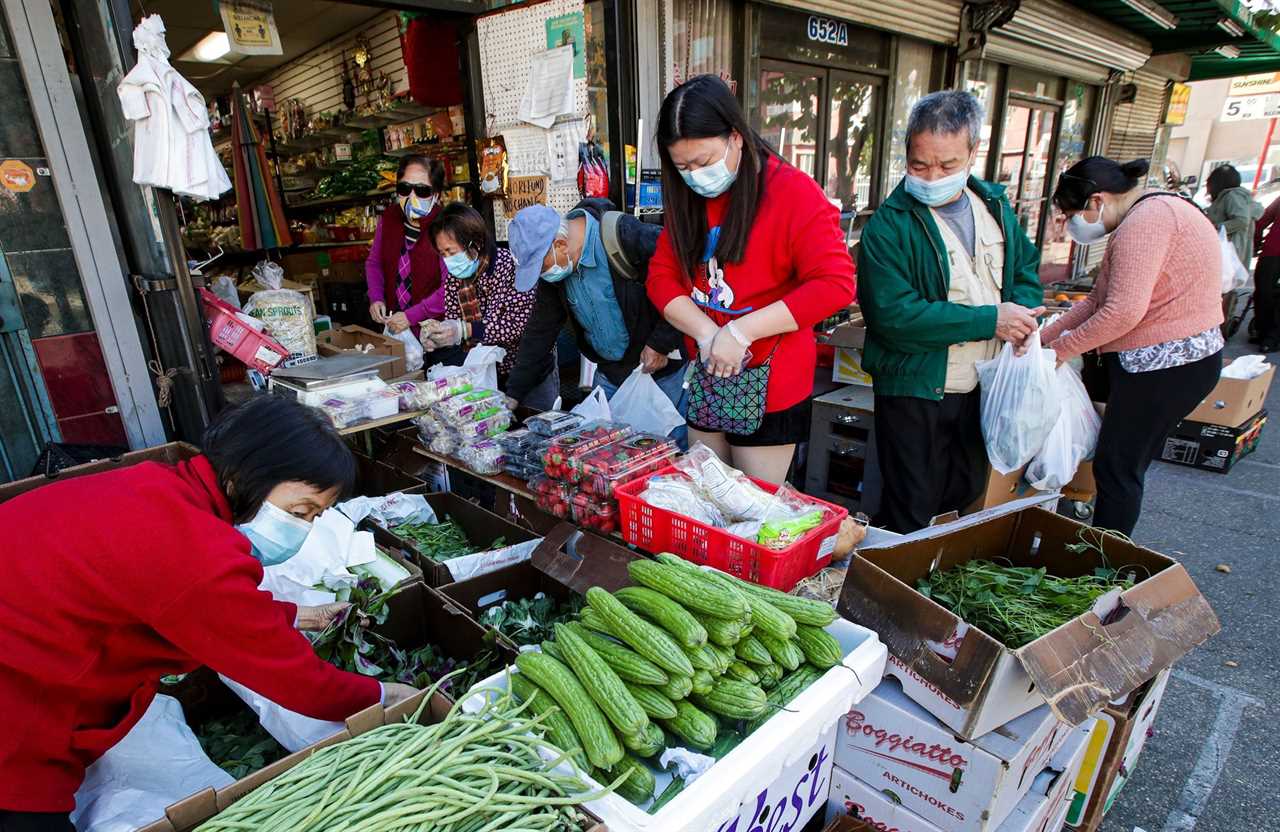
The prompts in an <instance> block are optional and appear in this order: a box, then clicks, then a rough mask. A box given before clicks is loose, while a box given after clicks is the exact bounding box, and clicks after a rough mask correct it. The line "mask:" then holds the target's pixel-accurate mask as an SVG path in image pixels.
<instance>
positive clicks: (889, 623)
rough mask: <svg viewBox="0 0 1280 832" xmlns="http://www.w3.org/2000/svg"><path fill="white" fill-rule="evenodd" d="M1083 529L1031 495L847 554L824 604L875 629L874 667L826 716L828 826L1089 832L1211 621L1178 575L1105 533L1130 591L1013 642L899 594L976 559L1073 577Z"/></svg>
mask: <svg viewBox="0 0 1280 832" xmlns="http://www.w3.org/2000/svg"><path fill="white" fill-rule="evenodd" d="M1040 499H1041V501H1042V500H1043V498H1040ZM1090 534H1091V533H1090V532H1089V531H1088V530H1087V529H1086V527H1084V526H1082V525H1080V524H1078V523H1076V522H1074V521H1072V520H1069V519H1067V518H1065V517H1061V516H1059V515H1057V514H1054V513H1052V512H1050V511H1046V510H1045V509H1043V508H1041V507H1040V506H1039V505H1037V500H1036V499H1034V498H1033V499H1030V500H1022V501H1018V502H1015V503H1012V504H1009V505H1006V506H1002V507H1000V508H997V509H992V510H989V511H985V512H981V513H979V514H977V515H973V516H971V517H967V518H964V519H962V520H960V521H958V522H955V523H950V524H947V525H945V526H939V527H934V528H931V529H925V530H923V531H921V532H918V533H916V534H914V535H908V536H906V537H902V538H898V539H896V540H890V541H887V542H884V543H881V544H878V545H875V546H872V547H867V548H863V549H861V550H860V551H859V554H858V556H857V557H855V558H854V560H853V562H852V563H851V564H850V567H849V572H848V576H847V578H846V581H845V585H844V588H843V590H842V592H841V597H840V601H839V609H840V612H841V614H842V615H844V616H845V617H846V618H848V619H849V620H851V621H854V622H857V623H859V624H862V625H863V626H866V627H869V628H871V629H873V630H875V631H876V632H878V633H879V634H880V638H881V640H882V641H883V642H884V644H885V646H886V647H887V648H888V650H889V663H888V665H887V667H886V669H885V674H886V676H885V679H884V681H882V682H881V684H880V685H879V687H878V688H877V689H876V690H875V691H873V692H872V693H871V694H870V695H869V696H868V697H867V698H866V699H865V700H863V701H862V702H861V703H859V704H857V705H855V706H854V708H853V709H851V710H850V711H849V712H848V713H847V714H846V715H845V716H844V718H843V719H842V720H841V722H840V724H839V725H838V731H837V743H836V750H835V765H836V767H835V770H834V771H833V773H832V783H831V795H830V800H829V803H828V820H831V819H832V818H835V817H838V816H840V815H848V814H851V815H854V816H856V817H859V818H862V819H863V820H865V821H867V822H868V823H869V824H870V825H871V827H872V828H874V829H895V830H898V832H1058V830H1060V829H1062V828H1063V826H1064V824H1071V825H1072V826H1073V827H1074V828H1075V829H1077V830H1082V832H1092V830H1096V829H1097V828H1098V825H1099V823H1100V822H1101V820H1102V815H1103V813H1104V812H1105V811H1106V809H1107V808H1109V807H1110V804H1111V802H1112V801H1113V800H1114V798H1115V794H1116V792H1117V791H1118V790H1119V788H1120V786H1122V785H1123V782H1124V779H1125V778H1126V777H1127V776H1128V775H1129V774H1130V773H1131V772H1132V771H1133V768H1134V765H1135V764H1136V762H1137V755H1138V753H1140V752H1141V743H1142V741H1143V740H1144V739H1145V737H1146V735H1147V731H1148V729H1149V728H1150V725H1151V723H1152V721H1153V720H1154V716H1155V712H1156V709H1157V707H1158V705H1159V702H1160V696H1161V694H1162V692H1163V689H1164V683H1165V681H1166V680H1167V678H1168V668H1169V666H1170V665H1172V663H1173V662H1174V661H1176V660H1177V659H1178V658H1179V657H1181V656H1182V655H1183V654H1185V653H1186V652H1187V651H1188V650H1190V649H1191V648H1192V647H1194V646H1195V645H1196V644H1198V643H1200V642H1201V641H1203V640H1204V639H1206V638H1208V637H1209V636H1210V635H1212V634H1213V633H1215V632H1217V630H1218V621H1217V618H1216V617H1215V616H1214V613H1213V610H1212V609H1210V607H1209V605H1208V603H1207V602H1206V601H1205V599H1204V598H1203V596H1201V595H1200V593H1199V591H1198V590H1197V589H1196V587H1195V585H1194V584H1193V583H1192V581H1191V579H1190V577H1189V576H1188V575H1187V573H1186V571H1185V570H1184V569H1183V568H1182V567H1181V566H1180V565H1179V564H1177V563H1176V562H1174V561H1172V560H1170V559H1169V558H1166V557H1164V556H1163V555H1159V554H1157V553H1155V552H1152V551H1150V550H1147V549H1143V548H1141V547H1138V546H1135V545H1133V544H1130V543H1124V542H1121V541H1120V540H1118V539H1116V540H1111V539H1108V540H1106V541H1105V548H1106V557H1107V562H1109V563H1110V564H1111V565H1113V566H1116V565H1121V564H1123V565H1127V566H1133V567H1134V570H1133V571H1134V573H1135V575H1136V579H1135V580H1136V583H1135V584H1134V586H1133V587H1131V588H1130V589H1128V590H1125V591H1123V592H1119V593H1111V594H1110V595H1109V596H1104V597H1103V598H1102V599H1100V600H1099V602H1098V604H1097V605H1095V607H1094V609H1093V610H1091V611H1090V612H1088V613H1086V614H1084V615H1082V616H1080V617H1078V618H1076V619H1074V620H1072V621H1070V622H1068V623H1066V624H1064V625H1063V626H1061V627H1059V628H1057V629H1056V630H1054V631H1053V632H1051V633H1049V634H1047V635H1045V636H1042V637H1041V638H1039V639H1036V640H1034V641H1032V642H1030V643H1029V644H1026V645H1024V646H1022V647H1019V648H1017V649H1012V648H1009V647H1006V646H1005V645H1004V644H1002V643H1001V642H999V641H997V640H996V639H994V638H992V637H991V636H989V635H987V634H986V633H984V632H982V631H981V630H979V629H978V628H976V627H972V626H970V625H968V624H967V623H966V622H964V621H963V620H961V619H960V618H958V617H957V616H955V615H954V614H953V613H951V612H950V611H949V610H947V609H945V608H944V607H942V606H940V605H938V604H936V603H934V602H933V601H932V600H930V599H929V598H926V597H925V596H924V595H922V594H921V593H919V592H918V591H916V589H915V586H916V581H917V580H918V579H919V578H922V577H924V576H925V575H927V574H929V572H930V571H931V570H933V569H935V568H936V569H939V570H945V569H949V568H952V567H954V566H957V565H959V564H961V563H964V562H966V561H969V560H972V559H975V558H987V559H991V558H1002V559H1006V560H1007V561H1009V562H1011V563H1012V564H1014V565H1016V566H1043V567H1045V568H1046V569H1047V571H1048V572H1049V573H1050V574H1054V575H1063V576H1072V575H1079V574H1086V573H1089V572H1091V571H1092V570H1093V569H1094V568H1095V567H1097V566H1100V565H1101V564H1102V555H1101V553H1100V552H1098V551H1095V550H1094V549H1085V550H1084V551H1080V550H1078V548H1077V547H1076V546H1075V544H1078V543H1080V542H1081V541H1082V540H1085V539H1090V538H1089V535H1090ZM1175 631H1176V634H1174V633H1175Z"/></svg>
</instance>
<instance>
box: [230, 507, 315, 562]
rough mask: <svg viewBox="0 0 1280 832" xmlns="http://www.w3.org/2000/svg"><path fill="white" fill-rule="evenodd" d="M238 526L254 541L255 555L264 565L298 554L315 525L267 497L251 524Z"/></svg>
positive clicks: (241, 531)
mask: <svg viewBox="0 0 1280 832" xmlns="http://www.w3.org/2000/svg"><path fill="white" fill-rule="evenodd" d="M236 528H237V529H238V530H239V531H240V533H241V534H243V535H244V536H245V537H247V538H249V542H250V543H251V544H253V556H254V557H255V558H257V559H258V561H259V562H261V563H262V565H263V566H275V565H276V564H279V563H284V562H285V561H287V560H288V559H289V558H291V557H293V556H294V555H296V554H298V550H299V549H301V548H302V544H303V542H304V541H305V540H306V539H307V535H309V534H311V524H310V523H308V522H307V521H306V520H303V519H301V518H298V517H294V516H293V515H292V514H290V513H289V512H287V511H285V510H284V509H282V508H279V507H277V506H276V505H275V504H273V503H270V502H268V501H266V500H263V501H262V506H261V507H260V508H259V509H258V513H257V514H255V515H254V516H253V519H252V520H250V521H249V522H248V523H241V524H240V525H238V526H236Z"/></svg>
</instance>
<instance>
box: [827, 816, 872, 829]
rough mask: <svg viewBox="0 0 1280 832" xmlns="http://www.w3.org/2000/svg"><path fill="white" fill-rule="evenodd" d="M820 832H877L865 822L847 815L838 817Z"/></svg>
mask: <svg viewBox="0 0 1280 832" xmlns="http://www.w3.org/2000/svg"><path fill="white" fill-rule="evenodd" d="M822 832H879V830H877V829H876V828H875V827H874V826H872V825H871V824H869V823H867V822H866V821H865V820H859V819H858V818H855V817H850V816H849V815H840V816H839V817H837V818H836V819H835V820H833V821H831V823H829V824H827V826H826V827H825V828H824V829H823V830H822Z"/></svg>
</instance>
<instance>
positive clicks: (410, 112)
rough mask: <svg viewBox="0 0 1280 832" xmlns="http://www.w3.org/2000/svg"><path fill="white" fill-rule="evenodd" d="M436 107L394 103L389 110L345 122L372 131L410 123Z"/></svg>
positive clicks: (355, 117) (406, 102) (367, 114)
mask: <svg viewBox="0 0 1280 832" xmlns="http://www.w3.org/2000/svg"><path fill="white" fill-rule="evenodd" d="M436 109H439V108H438V107H424V106H422V105H421V104H414V103H413V102H411V101H401V102H398V103H396V104H395V105H394V106H392V107H391V108H389V109H386V110H383V111H381V112H378V113H366V114H364V115H358V116H354V117H352V118H350V119H348V120H347V125H348V126H350V127H359V128H362V129H366V130H372V129H374V128H377V127H386V126H387V125H390V124H399V123H400V122H402V121H412V120H413V119H415V118H422V117H423V116H425V115H430V114H431V113H432V112H433V110H436Z"/></svg>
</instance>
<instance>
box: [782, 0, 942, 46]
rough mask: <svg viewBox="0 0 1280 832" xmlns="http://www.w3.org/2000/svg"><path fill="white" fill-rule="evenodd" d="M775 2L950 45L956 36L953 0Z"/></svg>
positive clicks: (810, 0) (784, 0) (803, 0)
mask: <svg viewBox="0 0 1280 832" xmlns="http://www.w3.org/2000/svg"><path fill="white" fill-rule="evenodd" d="M776 5H779V6H787V7H788V8H792V9H798V10H800V11H802V12H806V13H808V14H821V15H829V16H830V17H837V18H840V19H841V20H848V21H851V22H853V23H860V24H862V25H864V26H872V27H874V28H876V29H884V30H886V31H889V32H896V33H898V34H903V35H912V36H914V37H917V38H921V39H922V40H927V41H932V42H933V43H945V44H948V45H953V44H955V43H956V40H957V39H958V38H959V36H960V9H961V4H960V3H959V2H957V0H878V2H875V3H866V2H854V0H777V3H776Z"/></svg>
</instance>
